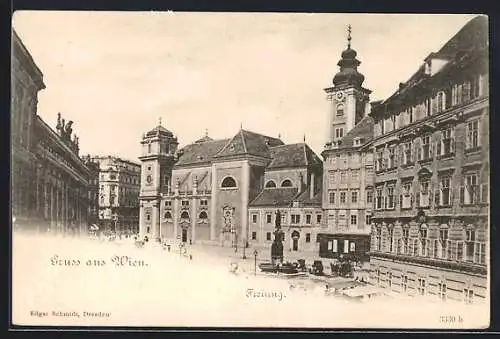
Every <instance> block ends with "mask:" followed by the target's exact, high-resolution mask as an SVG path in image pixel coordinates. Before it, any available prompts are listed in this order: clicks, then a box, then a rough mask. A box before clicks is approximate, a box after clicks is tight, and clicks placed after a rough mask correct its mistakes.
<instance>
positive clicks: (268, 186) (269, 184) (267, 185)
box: [266, 180, 276, 188]
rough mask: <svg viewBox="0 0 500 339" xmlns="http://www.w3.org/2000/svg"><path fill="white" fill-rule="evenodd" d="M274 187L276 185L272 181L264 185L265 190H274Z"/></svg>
mask: <svg viewBox="0 0 500 339" xmlns="http://www.w3.org/2000/svg"><path fill="white" fill-rule="evenodd" d="M274 187H276V183H275V182H274V181H272V180H269V181H268V182H267V183H266V188H274Z"/></svg>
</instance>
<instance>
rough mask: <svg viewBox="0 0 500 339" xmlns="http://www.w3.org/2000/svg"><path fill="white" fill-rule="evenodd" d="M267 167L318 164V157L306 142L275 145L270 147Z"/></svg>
mask: <svg viewBox="0 0 500 339" xmlns="http://www.w3.org/2000/svg"><path fill="white" fill-rule="evenodd" d="M270 155H271V158H272V160H271V163H270V164H269V165H268V168H283V167H304V166H311V165H320V164H321V163H322V162H321V160H320V158H319V157H318V156H317V155H316V154H315V153H314V151H313V150H312V149H311V148H310V147H309V146H308V145H307V144H306V143H298V144H290V145H280V146H275V147H272V148H271V149H270Z"/></svg>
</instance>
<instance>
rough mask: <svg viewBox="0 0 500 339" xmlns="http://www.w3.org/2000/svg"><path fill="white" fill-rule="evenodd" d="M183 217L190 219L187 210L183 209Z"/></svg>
mask: <svg viewBox="0 0 500 339" xmlns="http://www.w3.org/2000/svg"><path fill="white" fill-rule="evenodd" d="M181 219H189V213H188V212H187V211H183V212H182V213H181Z"/></svg>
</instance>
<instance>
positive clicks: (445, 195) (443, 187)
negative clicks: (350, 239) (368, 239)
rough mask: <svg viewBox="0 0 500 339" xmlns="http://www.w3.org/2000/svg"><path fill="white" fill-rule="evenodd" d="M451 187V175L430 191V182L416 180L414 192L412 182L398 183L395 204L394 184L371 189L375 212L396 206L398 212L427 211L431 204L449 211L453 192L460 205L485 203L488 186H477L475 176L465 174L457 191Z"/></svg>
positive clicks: (475, 174)
mask: <svg viewBox="0 0 500 339" xmlns="http://www.w3.org/2000/svg"><path fill="white" fill-rule="evenodd" d="M451 183H452V177H451V175H442V176H440V177H439V178H438V187H436V188H435V189H434V190H431V188H430V180H429V179H420V180H419V181H418V183H417V187H416V188H417V189H416V190H415V191H414V188H415V185H414V183H413V181H412V180H402V181H401V186H400V192H399V193H400V194H399V201H398V200H397V199H396V197H397V196H396V193H395V192H396V189H395V184H387V185H385V186H383V185H380V186H377V187H376V188H375V191H376V197H375V210H383V209H395V208H396V205H397V204H399V207H400V208H401V209H412V208H413V207H423V208H428V207H430V206H431V202H433V203H434V206H435V207H449V206H451V205H453V201H454V193H456V192H457V190H458V194H459V203H460V205H475V204H486V203H488V194H489V189H488V184H487V183H482V184H480V183H479V174H478V173H466V174H465V175H464V177H463V179H462V182H461V184H460V186H459V187H453V186H452V184H451ZM367 198H368V195H367ZM367 200H368V199H367Z"/></svg>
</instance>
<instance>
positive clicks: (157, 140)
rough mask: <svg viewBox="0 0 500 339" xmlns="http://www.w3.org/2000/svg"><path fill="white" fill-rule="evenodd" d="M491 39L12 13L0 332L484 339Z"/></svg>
mask: <svg viewBox="0 0 500 339" xmlns="http://www.w3.org/2000/svg"><path fill="white" fill-rule="evenodd" d="M488 25H489V24H488V17H487V16H486V15H477V14H470V15H469V14H362V13H359V14H353V13H351V14H347V13H337V14H335V13H265V12H261V13H256V12H254V13H244V12H240V13H238V12H227V13H226V12H175V11H163V12H155V11H142V12H140V11H136V12H119V11H115V12H113V11H108V12H106V11H17V12H15V13H14V14H13V19H12V33H11V42H12V49H11V115H10V118H11V160H10V162H11V168H10V179H11V200H10V202H11V205H10V206H11V237H12V238H11V244H12V248H11V249H12V260H11V268H12V270H11V273H12V274H11V294H10V296H11V326H22V327H23V328H24V327H27V328H30V327H34V326H53V327H56V328H65V327H66V326H90V327H89V328H92V327H108V326H119V327H155V328H166V329H168V328H174V327H175V328H180V327H182V328H220V329H224V328H236V329H238V328H239V329H245V328H257V329H258V328H262V329H266V328H267V329H269V328H271V329H273V328H276V329H278V328H291V329H294V328H301V329H304V328H305V329H318V328H321V329H430V330H432V329H448V330H464V329H485V328H488V327H489V325H490V276H491V274H490V204H489V192H490V187H489V182H490V161H489V156H490V147H489V130H490V126H489V124H490V123H489V28H488Z"/></svg>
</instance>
